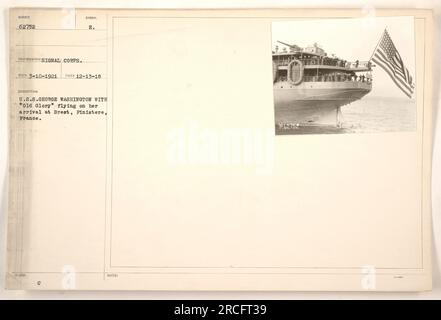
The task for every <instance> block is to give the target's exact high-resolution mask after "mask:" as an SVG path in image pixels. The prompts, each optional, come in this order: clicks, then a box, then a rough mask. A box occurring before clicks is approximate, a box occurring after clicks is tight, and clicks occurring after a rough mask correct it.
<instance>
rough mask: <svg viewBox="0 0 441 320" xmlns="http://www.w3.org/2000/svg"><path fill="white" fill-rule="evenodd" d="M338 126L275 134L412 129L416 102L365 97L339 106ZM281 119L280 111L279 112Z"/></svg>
mask: <svg viewBox="0 0 441 320" xmlns="http://www.w3.org/2000/svg"><path fill="white" fill-rule="evenodd" d="M341 111H342V117H341V120H342V126H341V128H337V127H335V126H318V125H315V126H300V127H296V128H293V129H287V130H283V131H281V130H277V129H276V130H277V134H282V135H284V134H326V133H378V132H400V131H415V129H416V102H415V100H414V99H409V98H406V97H404V98H388V97H369V96H366V97H364V98H362V99H360V100H357V101H354V102H353V103H351V104H349V105H346V106H343V107H342V108H341ZM279 118H280V120H283V114H282V115H279Z"/></svg>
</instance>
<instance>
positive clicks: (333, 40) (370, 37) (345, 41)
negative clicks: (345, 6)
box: [271, 17, 415, 97]
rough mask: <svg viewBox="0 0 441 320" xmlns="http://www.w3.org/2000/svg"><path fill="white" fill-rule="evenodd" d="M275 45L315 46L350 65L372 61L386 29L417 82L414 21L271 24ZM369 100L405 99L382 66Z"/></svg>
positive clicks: (377, 69) (301, 21) (367, 20)
mask: <svg viewBox="0 0 441 320" xmlns="http://www.w3.org/2000/svg"><path fill="white" fill-rule="evenodd" d="M271 28H272V45H273V48H275V46H276V45H278V46H279V48H283V47H284V46H283V45H281V44H279V43H277V40H279V41H282V42H286V43H289V44H296V45H298V46H300V47H302V48H304V47H306V46H309V45H312V44H313V43H314V42H317V44H318V45H319V46H320V47H321V48H323V49H324V50H325V52H326V53H327V54H328V56H330V55H331V54H333V53H334V54H335V55H336V56H337V57H339V58H341V59H344V60H348V61H355V60H360V61H367V60H369V59H370V57H371V55H372V53H373V51H374V49H375V47H376V46H377V43H378V42H379V40H380V38H381V36H382V34H383V31H384V29H386V28H387V30H388V32H389V35H390V37H391V38H392V41H393V42H394V44H395V47H396V48H397V50H398V52H399V53H400V55H401V58H402V59H403V61H404V65H405V66H406V67H407V69H408V70H409V72H410V74H411V75H412V77H413V78H414V79H415V34H414V20H413V17H384V18H378V17H377V18H375V17H371V18H358V19H352V18H341V19H305V20H296V21H292V20H291V21H276V22H273V23H272V27H271ZM372 76H373V79H374V82H373V87H372V91H371V93H370V94H369V95H370V96H387V97H406V96H405V95H404V93H403V92H402V91H401V90H400V89H398V87H397V86H396V85H395V83H394V82H393V81H392V79H390V77H389V76H388V75H387V73H386V72H385V71H384V70H383V69H382V68H381V67H379V66H377V67H375V68H374V70H373V72H372Z"/></svg>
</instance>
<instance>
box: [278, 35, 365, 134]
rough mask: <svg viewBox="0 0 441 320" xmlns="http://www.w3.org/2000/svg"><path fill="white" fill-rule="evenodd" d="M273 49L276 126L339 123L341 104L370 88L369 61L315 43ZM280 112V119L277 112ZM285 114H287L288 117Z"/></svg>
mask: <svg viewBox="0 0 441 320" xmlns="http://www.w3.org/2000/svg"><path fill="white" fill-rule="evenodd" d="M280 43H281V44H283V45H284V46H285V47H284V48H283V49H282V50H279V48H278V47H276V49H275V50H274V51H273V55H272V56H273V82H274V84H273V88H274V103H275V108H276V126H278V127H279V129H283V127H284V126H286V125H289V126H292V125H293V124H294V125H297V126H298V125H323V124H330V125H339V124H340V114H341V111H340V107H341V106H344V105H346V104H349V103H351V102H353V101H355V100H358V99H360V98H362V97H363V96H365V95H366V94H368V93H369V92H370V91H371V89H372V75H371V68H372V65H371V62H367V61H358V60H357V61H352V62H349V61H346V60H343V59H340V58H338V57H336V56H334V55H331V56H328V55H327V53H326V52H325V51H324V50H323V49H322V48H320V47H319V46H318V45H317V44H314V45H312V46H309V47H306V48H301V47H299V46H296V45H290V44H286V43H283V42H280ZM278 112H283V114H284V115H285V116H284V119H283V121H282V120H280V119H278V117H277V113H278ZM286 114H289V116H288V117H287V116H286Z"/></svg>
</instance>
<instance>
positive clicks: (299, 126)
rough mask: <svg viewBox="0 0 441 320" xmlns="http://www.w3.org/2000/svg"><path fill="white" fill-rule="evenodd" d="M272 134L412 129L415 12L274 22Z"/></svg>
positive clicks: (413, 118)
mask: <svg viewBox="0 0 441 320" xmlns="http://www.w3.org/2000/svg"><path fill="white" fill-rule="evenodd" d="M272 68H273V92H274V114H275V130H276V135H286V134H311V133H312V134H320V133H325V134H326V133H377V132H399V131H414V130H415V128H416V99H415V98H416V91H415V86H416V83H415V36H414V19H413V17H387V18H372V19H369V21H367V20H366V19H363V18H361V19H348V18H345V19H313V20H297V21H292V20H291V21H276V22H273V23H272Z"/></svg>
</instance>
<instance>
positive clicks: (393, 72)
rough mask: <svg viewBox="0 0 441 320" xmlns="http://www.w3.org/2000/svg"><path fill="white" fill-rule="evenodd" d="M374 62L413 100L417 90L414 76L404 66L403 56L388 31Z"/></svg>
mask: <svg viewBox="0 0 441 320" xmlns="http://www.w3.org/2000/svg"><path fill="white" fill-rule="evenodd" d="M372 61H374V62H375V63H376V64H378V65H379V66H380V67H382V68H383V69H384V71H386V72H387V73H388V74H389V76H390V77H391V79H392V80H393V81H394V82H395V84H396V85H397V86H398V88H400V89H401V91H403V92H404V93H405V94H406V95H407V96H408V97H409V98H412V94H413V91H414V88H415V85H414V84H413V79H412V76H411V75H410V73H409V70H407V68H406V67H405V66H404V63H403V59H401V56H400V54H399V53H398V50H397V48H396V47H395V45H394V43H393V42H392V39H391V38H390V36H389V33H388V32H387V30H384V33H383V36H382V37H381V40H380V42H379V44H378V46H377V48H376V50H375V52H374V54H373V56H372Z"/></svg>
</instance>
